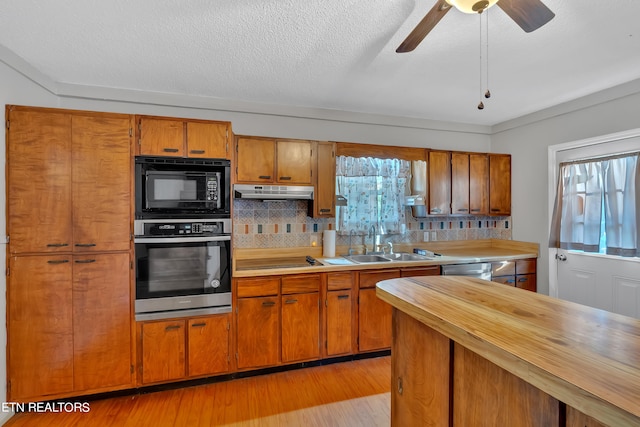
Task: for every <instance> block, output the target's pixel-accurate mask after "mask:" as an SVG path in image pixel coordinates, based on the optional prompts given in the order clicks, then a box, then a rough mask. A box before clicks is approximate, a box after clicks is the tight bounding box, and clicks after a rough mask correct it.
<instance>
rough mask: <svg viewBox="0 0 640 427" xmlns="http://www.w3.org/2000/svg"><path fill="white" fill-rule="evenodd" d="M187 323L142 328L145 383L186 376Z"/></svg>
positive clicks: (147, 325) (143, 381)
mask: <svg viewBox="0 0 640 427" xmlns="http://www.w3.org/2000/svg"><path fill="white" fill-rule="evenodd" d="M184 327H185V321H184V320H170V321H163V322H145V323H143V324H142V383H143V384H150V383H154V382H159V381H169V380H177V379H181V378H184V376H185V373H186V372H185V330H184Z"/></svg>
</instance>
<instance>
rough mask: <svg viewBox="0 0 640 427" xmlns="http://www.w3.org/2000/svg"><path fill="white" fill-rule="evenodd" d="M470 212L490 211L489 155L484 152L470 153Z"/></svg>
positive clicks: (476, 213)
mask: <svg viewBox="0 0 640 427" xmlns="http://www.w3.org/2000/svg"><path fill="white" fill-rule="evenodd" d="M469 213H470V214H471V215H487V214H488V213H489V156H488V155H487V154H483V153H471V154H469Z"/></svg>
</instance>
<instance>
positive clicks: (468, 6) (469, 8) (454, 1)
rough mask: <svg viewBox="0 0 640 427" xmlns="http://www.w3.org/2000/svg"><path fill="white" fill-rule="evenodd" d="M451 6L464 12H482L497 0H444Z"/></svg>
mask: <svg viewBox="0 0 640 427" xmlns="http://www.w3.org/2000/svg"><path fill="white" fill-rule="evenodd" d="M445 1H446V2H447V3H449V4H450V5H451V6H453V7H455V8H456V9H458V10H459V11H460V12H464V13H482V12H483V11H485V10H486V9H488V8H490V7H491V6H493V5H494V4H496V3H497V2H498V0H445Z"/></svg>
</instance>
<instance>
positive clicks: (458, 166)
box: [451, 151, 470, 215]
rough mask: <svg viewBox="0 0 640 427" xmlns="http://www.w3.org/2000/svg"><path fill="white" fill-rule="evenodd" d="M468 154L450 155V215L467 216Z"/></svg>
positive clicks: (455, 153)
mask: <svg viewBox="0 0 640 427" xmlns="http://www.w3.org/2000/svg"><path fill="white" fill-rule="evenodd" d="M469 171H470V169H469V154H467V153H458V152H455V151H454V152H452V153H451V213H453V214H460V215H468V214H469Z"/></svg>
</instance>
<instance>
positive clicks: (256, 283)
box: [236, 277, 280, 298]
mask: <svg viewBox="0 0 640 427" xmlns="http://www.w3.org/2000/svg"><path fill="white" fill-rule="evenodd" d="M236 283H237V285H238V298H244V297H262V296H270V295H278V288H280V278H279V277H261V278H250V279H237V282H236Z"/></svg>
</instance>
